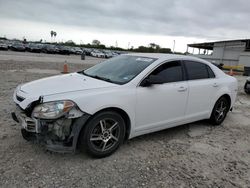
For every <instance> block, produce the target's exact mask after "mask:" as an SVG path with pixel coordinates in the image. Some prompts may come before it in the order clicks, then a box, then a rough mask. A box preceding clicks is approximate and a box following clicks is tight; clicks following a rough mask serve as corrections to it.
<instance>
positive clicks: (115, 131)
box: [80, 111, 125, 158]
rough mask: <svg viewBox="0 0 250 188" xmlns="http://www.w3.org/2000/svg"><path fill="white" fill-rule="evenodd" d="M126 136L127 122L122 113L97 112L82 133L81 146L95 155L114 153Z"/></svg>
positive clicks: (102, 155)
mask: <svg viewBox="0 0 250 188" xmlns="http://www.w3.org/2000/svg"><path fill="white" fill-rule="evenodd" d="M124 137H125V122H124V120H123V118H122V117H121V115H120V114H118V113H116V112H113V111H105V112H101V113H98V114H96V115H95V116H94V117H93V118H92V119H91V120H90V121H89V122H88V123H87V124H86V126H85V128H84V130H83V132H82V134H81V140H80V141H81V147H83V149H85V151H86V152H87V153H88V154H90V155H91V156H93V157H97V158H101V157H106V156H109V155H111V154H112V153H114V152H115V151H116V150H117V149H118V148H119V146H120V145H121V143H122V142H123V140H124Z"/></svg>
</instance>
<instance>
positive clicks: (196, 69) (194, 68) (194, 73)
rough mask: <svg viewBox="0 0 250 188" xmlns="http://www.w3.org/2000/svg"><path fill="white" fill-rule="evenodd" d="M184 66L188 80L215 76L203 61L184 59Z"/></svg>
mask: <svg viewBox="0 0 250 188" xmlns="http://www.w3.org/2000/svg"><path fill="white" fill-rule="evenodd" d="M185 66H186V70H187V74H188V79H189V80H199V79H207V78H214V77H215V75H214V72H213V71H212V70H211V68H210V67H209V66H207V65H206V64H204V63H199V62H195V61H185Z"/></svg>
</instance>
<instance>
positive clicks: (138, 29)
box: [0, 0, 250, 39]
mask: <svg viewBox="0 0 250 188" xmlns="http://www.w3.org/2000/svg"><path fill="white" fill-rule="evenodd" d="M249 10H250V3H249V1H248V0H237V1H234V0H219V1H218V0H209V1H208V0H155V1H150V0H147V1H145V0H136V1H134V0H102V1H97V0H83V1H79V0H70V1H69V0H53V1H50V0H40V1H34V0H22V1H20V0H8V1H5V0H0V17H1V18H8V19H19V20H27V21H31V22H36V23H39V22H41V23H49V24H60V25H64V26H67V27H71V26H79V27H86V28H92V29H93V30H96V31H98V30H99V31H102V30H105V31H107V32H108V31H110V32H123V33H126V32H127V33H136V34H140V33H142V34H154V35H167V36H184V37H196V38H207V39H225V38H245V37H247V36H250V25H249V24H248V23H249V17H250V11H249Z"/></svg>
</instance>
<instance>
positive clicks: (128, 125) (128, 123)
mask: <svg viewBox="0 0 250 188" xmlns="http://www.w3.org/2000/svg"><path fill="white" fill-rule="evenodd" d="M104 111H113V112H117V113H118V114H120V115H121V116H122V118H123V119H124V121H125V126H126V132H125V140H128V139H129V136H130V132H131V120H130V117H129V115H128V113H127V112H125V111H124V110H123V109H121V108H118V107H106V108H103V109H101V110H98V111H96V112H95V113H93V114H92V115H91V116H90V117H89V118H88V120H87V121H86V122H85V125H86V124H87V123H88V122H89V121H90V120H91V118H93V117H94V116H95V115H96V114H98V113H100V112H104ZM84 127H85V126H82V128H81V130H80V132H82V131H84ZM79 135H81V134H79ZM79 139H80V138H79V137H78V139H77V140H78V141H77V142H79Z"/></svg>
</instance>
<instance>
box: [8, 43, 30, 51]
mask: <svg viewBox="0 0 250 188" xmlns="http://www.w3.org/2000/svg"><path fill="white" fill-rule="evenodd" d="M10 49H11V50H12V51H19V52H24V51H25V50H26V48H25V45H24V44H23V43H21V42H16V43H13V44H12V45H11V46H10Z"/></svg>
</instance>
